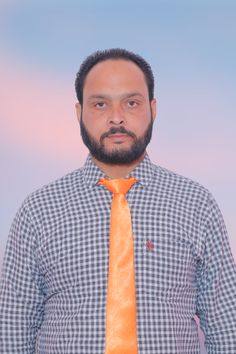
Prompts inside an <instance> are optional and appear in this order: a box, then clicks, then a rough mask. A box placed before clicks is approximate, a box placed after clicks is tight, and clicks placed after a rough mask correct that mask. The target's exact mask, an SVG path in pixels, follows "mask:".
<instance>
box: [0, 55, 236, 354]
mask: <svg viewBox="0 0 236 354" xmlns="http://www.w3.org/2000/svg"><path fill="white" fill-rule="evenodd" d="M75 87H76V93H77V97H78V103H77V104H76V111H77V116H78V119H79V122H80V128H81V135H82V138H83V141H84V143H85V145H86V146H87V147H88V149H89V151H90V154H89V156H88V158H87V160H86V162H85V165H84V166H83V167H82V168H80V169H78V170H76V171H74V172H72V173H70V174H68V175H66V176H65V177H63V178H61V179H59V180H57V181H56V182H54V183H51V184H49V185H47V186H45V187H43V188H42V189H40V190H38V191H36V192H35V193H33V194H32V195H30V196H29V197H28V198H27V199H26V200H25V201H24V203H23V205H22V207H21V208H20V210H19V212H18V214H17V216H16V218H15V220H14V222H13V225H12V228H11V231H10V235H9V239H8V244H7V249H6V254H5V260H4V267H3V274H2V283H1V293H0V324H1V339H0V340H1V353H4V354H5V353H11V354H14V353H17V354H23V353H24V354H26V353H27V354H28V353H30V354H33V353H35V352H37V353H40V354H49V353H61V354H67V353H68V354H73V353H75V354H93V353H94V354H95V353H96V354H103V353H105V354H111V353H113V354H115V353H116V354H117V353H119V354H126V353H129V354H137V353H139V354H175V353H176V354H177V353H178V354H197V353H199V350H200V349H199V341H198V332H197V325H196V322H195V315H197V316H198V317H199V318H200V323H201V327H202V328H203V330H204V332H205V337H206V341H205V344H206V347H207V351H208V353H211V354H219V353H221V354H235V353H236V335H235V334H236V306H235V301H236V272H235V264H234V260H233V257H232V254H231V251H230V247H229V242H228V238H227V233H226V229H225V226H224V221H223V218H222V215H221V213H220V210H219V208H218V206H217V204H216V202H215V200H214V198H213V197H212V195H211V194H210V193H209V191H208V190H206V189H205V188H204V187H203V186H201V185H200V184H198V183H196V182H193V181H191V180H189V179H187V178H185V177H182V176H179V175H177V174H175V173H173V172H171V171H168V170H166V169H164V168H162V167H160V166H155V165H153V164H152V163H151V161H150V159H149V157H148V155H147V153H146V147H147V145H148V143H149V142H150V139H151V135H152V125H153V122H154V119H155V116H156V100H155V98H154V94H153V92H154V79H153V74H152V71H151V68H150V66H149V65H148V64H147V63H146V61H145V60H144V59H143V58H141V57H140V56H138V55H136V54H134V53H131V52H128V51H126V50H123V49H111V50H106V51H99V52H96V53H94V54H92V55H91V56H89V57H88V58H87V59H86V60H85V61H84V63H83V64H82V65H81V67H80V70H79V72H78V74H77V77H76V83H75ZM130 179H132V186H131V187H130V189H129V190H128V191H126V192H120V191H118V192H117V191H116V192H111V191H110V190H109V188H110V187H109V188H107V185H108V184H109V183H110V182H111V183H113V182H114V181H115V183H116V182H117V183H120V181H121V182H122V183H126V182H127V181H129V180H130ZM113 194H114V197H113ZM117 195H118V197H117ZM117 198H118V199H119V200H118V199H117ZM121 199H122V203H123V206H122V207H121V209H119V207H118V206H117V205H118V204H116V207H117V209H115V211H114V209H112V213H110V208H111V205H112V207H114V205H115V204H113V202H114V203H116V202H117V200H118V203H119V201H120V200H121ZM116 207H115V208H116ZM126 212H127V213H126ZM122 213H123V214H125V215H122ZM127 215H128V216H127ZM124 216H125V218H126V219H125V218H124ZM130 218H132V225H131V224H130V223H131V221H130V220H131V219H130ZM127 225H128V226H127ZM122 227H123V228H122ZM117 228H118V230H121V229H120V228H122V230H123V231H122V232H120V235H119V232H118V234H117V232H116V233H115V235H116V237H115V242H117V243H116V245H118V246H116V247H115V248H112V242H113V241H111V240H114V239H111V237H113V236H112V234H113V233H114V230H115V229H116V230H117ZM126 229H127V230H126ZM126 231H127V235H128V232H131V231H132V235H131V237H128V236H127V237H126ZM123 234H125V237H126V238H125V239H124V244H122V247H119V242H120V241H119V237H121V238H122V237H123V236H124V235H123ZM117 235H118V236H119V237H118V236H117ZM126 239H127V243H129V245H131V246H132V247H134V248H133V249H132V248H130V251H131V252H130V253H129V256H128V257H126V259H124V258H125V257H123V255H122V256H120V255H119V254H118V253H117V254H116V255H115V256H114V257H113V258H112V253H113V252H116V251H117V252H118V251H121V252H122V251H123V250H124V249H125V248H126ZM122 240H123V239H122ZM122 242H123V241H122ZM127 247H128V246H127ZM129 247H130V246H129ZM111 248H112V251H111ZM118 248H120V250H118ZM132 252H133V253H132ZM127 254H128V253H127ZM127 254H126V255H127ZM133 255H134V260H133V261H132V262H131V263H132V264H130V259H131V258H132V257H133ZM119 257H121V258H119ZM122 257H123V258H122ZM112 259H113V261H114V262H116V261H118V263H116V267H115V268H116V269H115V270H114V269H113V268H114V267H113V264H112V262H111V260H112ZM125 262H126V263H125ZM124 264H125V266H124ZM126 265H127V267H129V268H127V269H129V270H128V272H126V273H125V267H126ZM132 267H133V268H132ZM114 271H115V272H116V273H112V272H114ZM120 271H122V272H123V271H124V272H123V273H120ZM133 272H134V273H133ZM131 273H132V276H130V274H131ZM111 274H116V275H115V276H117V275H119V277H120V278H119V282H118V284H115V282H113V283H112V281H111V283H110V280H109V281H108V278H109V277H110V276H111ZM109 279H110V278H109ZM134 282H135V283H134ZM114 284H115V286H116V287H112V286H113V285H114ZM124 284H125V286H124ZM133 284H135V285H134V286H135V288H134V291H133V292H132V294H131V296H132V298H131V297H129V296H130V294H129V293H130V291H129V290H130V289H131V288H132V289H133ZM117 285H118V287H117ZM123 288H125V289H123ZM123 290H124V291H126V295H125V296H123ZM117 294H118V296H117ZM110 296H113V300H114V298H116V302H115V303H113V302H112V301H113V300H111V298H110ZM108 303H109V305H108ZM114 304H115V306H113V309H112V311H113V315H111V312H110V311H111V307H112V305H114ZM124 304H125V305H124ZM133 305H134V306H135V307H132V311H131V312H132V314H131V315H127V313H128V312H123V314H124V316H123V322H122V320H121V322H120V317H119V313H120V312H121V311H123V310H124V311H126V310H127V308H129V306H133ZM109 306H111V307H109ZM133 309H135V311H133ZM131 312H130V313H131ZM131 317H132V318H131ZM110 321H111V322H110ZM112 321H113V322H112ZM132 321H133V322H132ZM126 322H127V323H128V325H127V323H126ZM131 327H132V328H131ZM127 328H128V330H127ZM129 331H132V332H130V333H132V335H130V333H129ZM121 337H122V338H121ZM127 338H128V339H127ZM131 342H132V344H131ZM110 343H112V344H111V345H110ZM131 346H132V348H131ZM130 348H131V349H130Z"/></svg>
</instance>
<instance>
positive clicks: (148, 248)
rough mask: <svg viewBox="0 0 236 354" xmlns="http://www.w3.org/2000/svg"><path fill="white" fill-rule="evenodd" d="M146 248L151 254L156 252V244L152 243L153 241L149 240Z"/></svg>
mask: <svg viewBox="0 0 236 354" xmlns="http://www.w3.org/2000/svg"><path fill="white" fill-rule="evenodd" d="M146 248H147V250H148V251H149V252H152V251H153V250H154V243H153V242H152V240H147V242H146Z"/></svg>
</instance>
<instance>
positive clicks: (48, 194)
mask: <svg viewBox="0 0 236 354" xmlns="http://www.w3.org/2000/svg"><path fill="white" fill-rule="evenodd" d="M82 170H83V167H82V168H79V169H77V170H74V171H72V172H70V173H68V174H66V175H64V176H62V177H61V178H58V179H56V180H55V181H53V182H50V183H48V184H46V185H44V186H42V187H41V188H39V189H37V190H36V191H34V192H32V193H31V194H29V195H28V196H27V197H26V198H25V200H24V202H23V206H24V207H26V208H27V209H29V210H31V209H39V208H40V207H43V208H50V207H55V206H57V205H58V206H59V205H60V206H62V205H63V204H65V203H66V202H67V201H68V200H69V199H70V198H71V197H72V196H73V195H74V194H75V193H76V191H77V190H78V189H79V188H80V186H81V184H82V183H81V182H82V179H83V176H82Z"/></svg>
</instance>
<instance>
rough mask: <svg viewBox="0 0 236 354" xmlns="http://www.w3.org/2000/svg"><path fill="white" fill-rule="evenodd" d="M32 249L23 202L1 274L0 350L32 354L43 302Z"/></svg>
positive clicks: (30, 226) (32, 229) (32, 228)
mask: <svg viewBox="0 0 236 354" xmlns="http://www.w3.org/2000/svg"><path fill="white" fill-rule="evenodd" d="M36 249H37V246H36V230H35V225H34V223H33V222H32V220H31V218H30V215H29V212H28V209H27V207H26V206H25V205H24V204H23V206H22V207H21V209H20V210H19V212H18V213H17V215H16V217H15V219H14V221H13V224H12V227H11V230H10V233H9V237H8V241H7V247H6V251H5V256H4V261H3V268H2V275H1V283H0V348H1V349H0V351H1V353H2V354H8V353H9V354H16V353H17V354H35V344H36V337H37V332H38V330H39V327H40V324H41V321H42V317H43V303H44V295H43V291H42V290H41V277H40V272H39V269H38V264H37V257H36Z"/></svg>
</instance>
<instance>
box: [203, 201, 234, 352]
mask: <svg viewBox="0 0 236 354" xmlns="http://www.w3.org/2000/svg"><path fill="white" fill-rule="evenodd" d="M208 211H209V212H208V217H207V222H206V223H205V227H204V237H205V250H204V259H203V262H202V265H201V268H200V272H199V276H198V296H197V315H198V316H199V318H200V326H201V328H202V330H203V332H204V334H205V346H206V349H207V353H209V354H235V353H236V267H235V262H234V259H233V255H232V253H231V250H230V245H229V240H228V235H227V231H226V227H225V224H224V220H223V217H222V214H221V212H220V209H219V207H218V205H217V203H216V202H215V200H214V198H213V197H212V196H211V195H210V198H209V210H208Z"/></svg>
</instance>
